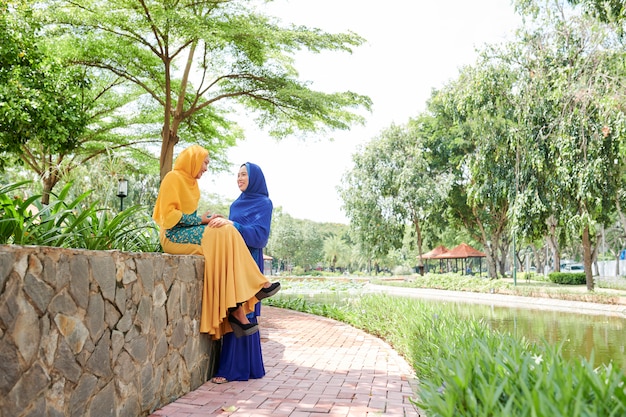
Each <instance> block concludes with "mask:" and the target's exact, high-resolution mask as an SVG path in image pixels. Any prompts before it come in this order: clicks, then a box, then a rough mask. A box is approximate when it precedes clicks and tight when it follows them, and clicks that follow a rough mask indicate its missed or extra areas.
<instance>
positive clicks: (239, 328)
mask: <svg viewBox="0 0 626 417" xmlns="http://www.w3.org/2000/svg"><path fill="white" fill-rule="evenodd" d="M228 322H229V323H230V327H232V328H233V332H235V337H243V336H250V335H251V334H254V333H256V332H258V331H259V326H258V325H257V324H253V323H250V321H248V323H242V322H240V321H239V320H237V318H236V317H235V316H234V315H232V314H230V315H229V316H228Z"/></svg>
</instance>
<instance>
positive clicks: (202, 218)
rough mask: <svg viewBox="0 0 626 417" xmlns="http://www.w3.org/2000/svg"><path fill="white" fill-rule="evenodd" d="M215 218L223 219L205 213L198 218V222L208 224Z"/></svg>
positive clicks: (219, 215) (217, 215)
mask: <svg viewBox="0 0 626 417" xmlns="http://www.w3.org/2000/svg"><path fill="white" fill-rule="evenodd" d="M216 218H224V216H223V215H221V214H216V213H213V214H211V213H210V212H208V211H207V212H206V213H204V214H203V215H202V216H200V221H201V223H202V224H209V222H210V221H211V219H216Z"/></svg>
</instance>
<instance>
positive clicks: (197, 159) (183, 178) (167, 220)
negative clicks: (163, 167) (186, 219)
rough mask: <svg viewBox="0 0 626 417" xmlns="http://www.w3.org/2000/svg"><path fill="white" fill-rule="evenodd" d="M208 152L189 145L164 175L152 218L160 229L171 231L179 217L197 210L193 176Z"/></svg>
mask: <svg viewBox="0 0 626 417" xmlns="http://www.w3.org/2000/svg"><path fill="white" fill-rule="evenodd" d="M208 155H209V151H207V150H206V149H204V148H203V147H202V146H199V145H191V146H190V147H188V148H187V149H185V150H184V151H182V152H181V153H180V155H178V158H176V162H174V169H173V170H172V171H170V172H168V173H167V174H166V175H165V177H164V178H163V181H161V187H160V189H159V195H158V197H157V200H156V204H155V206H154V212H153V213H152V218H153V219H154V221H155V222H156V223H157V224H158V225H159V226H160V227H161V228H163V229H171V228H172V227H174V226H176V224H177V223H178V222H179V221H180V219H181V218H182V217H183V214H191V213H193V212H194V211H196V210H197V209H198V202H199V201H200V188H199V187H198V180H197V179H196V176H197V175H198V173H199V172H200V169H201V168H202V163H203V162H204V160H205V159H206V157H207V156H208Z"/></svg>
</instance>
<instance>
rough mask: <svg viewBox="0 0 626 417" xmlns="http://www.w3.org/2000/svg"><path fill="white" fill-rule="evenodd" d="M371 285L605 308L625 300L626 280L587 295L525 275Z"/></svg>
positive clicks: (581, 290)
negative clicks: (485, 294)
mask: <svg viewBox="0 0 626 417" xmlns="http://www.w3.org/2000/svg"><path fill="white" fill-rule="evenodd" d="M372 283H375V284H380V285H390V286H399V287H408V288H434V289H441V290H451V291H472V292H481V293H487V292H492V293H496V294H510V295H520V296H526V297H543V298H559V299H563V300H569V301H587V302H595V303H602V304H620V303H623V299H625V298H626V278H621V277H618V278H615V279H613V280H610V281H602V280H600V281H598V285H597V286H596V290H595V291H593V292H589V291H587V288H586V286H585V285H561V284H555V283H552V282H550V281H548V280H547V278H544V277H543V276H542V275H532V276H531V279H529V280H526V279H525V278H524V275H523V274H520V276H519V277H518V278H517V282H513V280H512V279H510V278H506V279H494V280H491V279H487V278H484V277H477V276H468V275H459V274H450V273H449V274H426V275H424V276H419V275H418V276H412V277H409V278H407V279H405V280H377V279H373V280H372Z"/></svg>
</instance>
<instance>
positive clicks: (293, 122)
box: [42, 0, 371, 177]
mask: <svg viewBox="0 0 626 417" xmlns="http://www.w3.org/2000/svg"><path fill="white" fill-rule="evenodd" d="M42 3H43V4H44V5H45V6H46V8H45V12H46V14H47V16H48V17H49V19H50V20H49V22H50V24H51V25H50V28H51V30H55V31H56V30H58V29H59V28H65V29H66V31H65V33H64V34H63V35H64V36H63V37H62V38H61V39H63V40H65V41H67V42H68V43H69V44H70V45H71V48H67V49H65V51H66V52H71V54H70V56H69V58H70V59H71V60H72V61H73V62H74V63H76V64H80V65H85V66H88V67H92V68H100V69H103V70H107V71H110V72H112V73H114V74H116V75H117V76H119V77H121V78H124V79H125V80H128V81H129V82H131V83H134V84H136V85H138V86H140V87H141V88H142V89H143V90H144V91H145V93H146V95H147V96H149V97H150V99H151V100H153V101H154V102H155V103H157V104H158V106H159V107H160V108H161V109H162V111H163V123H162V130H161V152H160V173H161V177H163V176H164V175H165V174H166V173H167V172H168V171H170V170H171V167H172V161H173V156H174V146H175V145H176V144H177V143H178V142H179V141H180V140H181V138H183V139H182V140H183V141H185V142H194V143H200V144H202V145H205V146H207V147H208V148H210V149H211V150H212V151H213V154H212V155H213V159H214V160H215V159H216V158H217V157H219V156H220V153H221V152H223V150H224V149H225V148H226V147H227V146H230V145H232V144H233V143H234V141H235V140H236V139H237V138H239V137H240V136H241V133H240V131H239V130H238V129H236V117H235V116H234V111H233V107H231V106H233V105H240V106H243V108H245V109H247V110H249V112H250V113H249V115H250V116H252V117H254V118H255V121H256V122H257V124H258V125H259V126H261V127H263V128H268V129H269V132H270V134H272V135H274V136H276V137H284V136H286V135H289V134H292V133H294V132H296V131H302V132H312V131H323V130H324V129H325V128H332V129H347V128H349V127H350V125H351V124H353V123H355V122H362V120H363V119H362V117H361V116H360V115H358V114H357V113H356V112H354V111H350V110H349V109H358V108H365V109H369V108H370V106H371V101H370V99H369V98H367V97H364V96H361V95H358V94H355V93H352V92H343V93H322V92H318V91H314V90H312V89H310V88H309V86H308V84H307V83H306V82H302V81H299V80H298V79H297V76H298V74H297V72H296V70H295V68H294V67H293V65H292V64H293V57H292V54H293V53H294V52H295V51H298V50H301V49H306V50H309V51H311V52H320V51H322V50H330V51H345V52H351V48H352V47H355V46H359V45H361V44H362V42H363V41H364V40H363V39H362V38H361V37H359V36H358V35H356V34H354V33H346V34H329V33H325V32H323V31H321V30H319V29H311V28H307V27H302V26H293V25H292V26H289V27H282V26H280V25H279V24H278V23H277V21H276V20H275V19H273V18H271V17H268V16H265V15H264V14H262V13H261V12H260V11H259V5H260V4H262V3H263V2H261V1H245V0H208V1H203V2H196V1H181V2H170V1H165V0H130V1H128V0H109V1H97V0H74V1H66V0H47V1H42Z"/></svg>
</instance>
